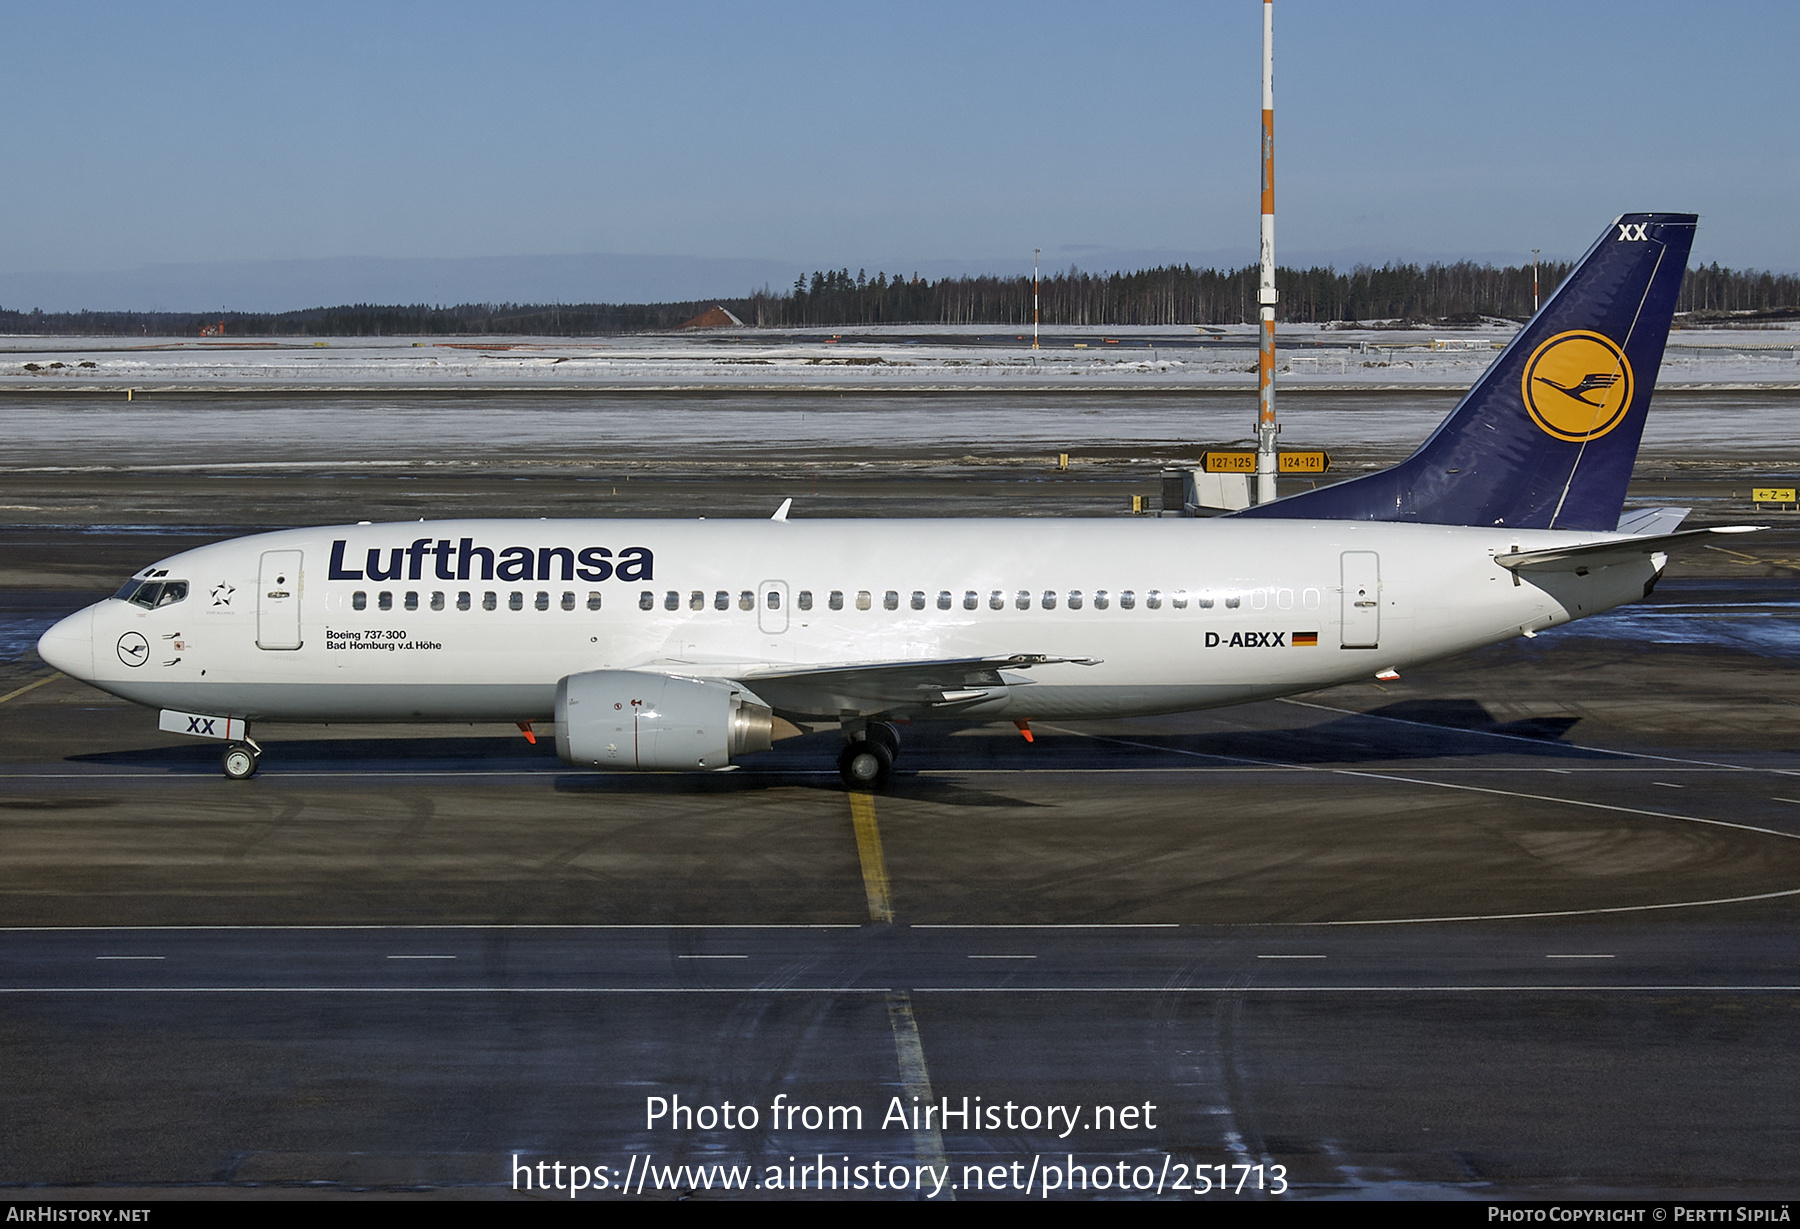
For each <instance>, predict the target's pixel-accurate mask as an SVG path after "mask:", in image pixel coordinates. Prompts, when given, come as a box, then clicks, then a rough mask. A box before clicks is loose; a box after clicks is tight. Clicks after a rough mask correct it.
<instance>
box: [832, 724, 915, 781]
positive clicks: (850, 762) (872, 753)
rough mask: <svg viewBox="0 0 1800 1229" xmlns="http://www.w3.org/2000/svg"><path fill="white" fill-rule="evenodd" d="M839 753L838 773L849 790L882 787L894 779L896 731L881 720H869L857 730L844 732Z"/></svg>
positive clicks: (897, 749) (898, 741) (896, 748)
mask: <svg viewBox="0 0 1800 1229" xmlns="http://www.w3.org/2000/svg"><path fill="white" fill-rule="evenodd" d="M844 735H845V739H846V741H845V743H844V751H843V754H841V755H839V756H838V774H839V775H840V776H842V777H843V778H844V784H845V785H848V786H849V787H850V788H851V789H853V790H879V789H886V788H887V787H888V782H890V781H892V780H893V779H894V757H895V756H897V755H899V754H900V731H899V730H897V729H895V728H894V727H893V726H891V725H889V724H888V723H887V722H885V721H871V722H869V724H867V725H866V726H863V727H862V728H861V729H854V728H849V727H847V728H846V729H845V731H844Z"/></svg>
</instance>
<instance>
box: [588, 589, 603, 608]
mask: <svg viewBox="0 0 1800 1229" xmlns="http://www.w3.org/2000/svg"><path fill="white" fill-rule="evenodd" d="M588 609H589V610H598V609H600V591H599V590H598V589H589V590H588Z"/></svg>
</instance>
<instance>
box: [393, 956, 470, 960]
mask: <svg viewBox="0 0 1800 1229" xmlns="http://www.w3.org/2000/svg"><path fill="white" fill-rule="evenodd" d="M388 959H389V960H455V959H456V957H455V956H389V957H388Z"/></svg>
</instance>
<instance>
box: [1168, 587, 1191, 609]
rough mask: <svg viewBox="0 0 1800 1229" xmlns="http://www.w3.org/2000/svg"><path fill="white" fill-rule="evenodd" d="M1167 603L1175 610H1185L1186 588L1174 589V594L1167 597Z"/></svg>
mask: <svg viewBox="0 0 1800 1229" xmlns="http://www.w3.org/2000/svg"><path fill="white" fill-rule="evenodd" d="M1169 605H1171V606H1173V607H1174V608H1175V609H1177V610H1186V609H1187V590H1186V589H1177V590H1175V596H1173V597H1171V598H1170V599H1169Z"/></svg>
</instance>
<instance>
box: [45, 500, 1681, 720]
mask: <svg viewBox="0 0 1800 1229" xmlns="http://www.w3.org/2000/svg"><path fill="white" fill-rule="evenodd" d="M1597 536H1599V537H1604V536H1607V535H1596V534H1594V533H1592V532H1588V533H1563V532H1555V531H1546V530H1506V529H1482V528H1467V527H1455V526H1439V525H1410V524H1392V523H1359V522H1344V521H1319V522H1304V521H1260V522H1259V521H1245V520H1241V519H1235V518H1234V519H1229V520H1192V519H1181V520H1177V519H1157V520H1134V521H1122V520H1117V519H1105V520H1068V519H1049V518H1044V519H1037V518H1027V519H1016V520H1005V521H993V520H887V521H855V522H846V521H828V520H818V521H806V520H800V521H781V522H777V521H762V520H758V521H651V520H635V521H634V520H611V521H605V520H561V521H549V520H544V521H510V520H468V521H440V522H418V523H412V524H406V523H399V524H386V525H350V526H339V527H335V528H323V529H300V530H289V531H282V532H277V533H270V534H263V535H258V536H256V537H250V538H242V539H238V540H235V541H230V542H222V543H218V544H216V545H211V546H205V547H200V548H198V549H195V550H190V551H185V552H183V553H181V554H179V555H175V556H172V557H170V558H168V559H165V560H162V561H161V562H159V563H157V564H155V565H153V567H151V568H147V569H145V570H144V571H142V572H140V573H139V574H138V576H139V578H140V579H142V580H143V581H145V583H154V584H161V585H165V586H168V585H172V584H175V583H176V582H185V584H186V592H185V596H183V597H181V598H179V599H178V600H165V601H164V604H160V605H157V604H154V602H153V601H146V602H141V603H134V602H131V601H126V600H119V599H109V600H107V601H104V602H101V603H98V604H97V605H95V606H93V607H91V608H89V610H87V611H84V612H82V613H81V614H78V615H76V616H73V617H71V619H69V620H66V621H65V622H64V623H63V624H61V625H59V627H58V628H57V629H55V630H53V632H52V633H51V634H50V635H48V636H47V637H46V638H45V642H44V645H43V651H44V653H45V655H46V657H47V658H49V659H50V660H51V661H52V664H54V665H57V666H59V667H60V668H62V669H63V670H65V671H66V672H68V673H71V674H74V675H76V676H77V677H80V678H83V679H86V680H87V681H89V682H91V683H93V684H95V685H96V686H98V687H101V688H103V689H104V690H106V691H109V692H112V693H114V694H116V695H119V696H123V697H125V698H126V699H129V700H133V701H136V702H137V703H140V704H144V705H148V706H152V707H160V708H166V709H173V710H185V711H191V712H202V713H213V714H219V715H228V716H233V717H243V718H246V719H253V720H264V721H268V720H275V721H324V720H336V721H359V720H360V721H411V720H455V721H482V720H504V721H533V720H547V719H549V718H550V716H551V714H552V711H553V707H554V703H555V695H556V688H557V684H558V682H559V680H561V679H563V678H565V677H567V676H569V675H574V674H580V673H582V672H586V671H594V670H647V671H653V672H656V673H660V674H667V675H674V676H680V677H688V678H698V679H728V680H733V681H735V682H737V683H739V684H741V685H742V686H744V687H746V688H748V689H749V690H751V691H752V692H754V691H755V690H756V687H757V679H758V677H759V676H773V675H791V674H792V673H793V672H795V671H796V670H806V669H809V668H829V667H832V666H837V665H845V666H852V665H854V664H855V663H859V662H870V661H876V662H904V661H929V660H941V659H959V658H982V657H993V656H996V655H1013V654H1024V655H1043V656H1045V657H1048V658H1051V659H1053V660H1052V661H1051V662H1050V663H1048V664H1043V665H1038V666H1036V667H1034V668H1031V669H1029V670H1020V671H1016V672H1003V675H1002V677H1003V679H1004V682H1005V683H1006V685H1005V686H1003V687H996V688H992V689H988V690H987V691H985V692H983V693H981V694H969V695H959V696H952V697H947V698H945V697H940V698H939V699H938V700H936V701H934V702H932V703H921V704H919V705H916V706H913V710H912V711H908V712H905V713H900V712H898V711H896V712H894V713H893V715H904V716H908V717H925V718H928V717H932V716H945V717H952V716H953V717H958V718H991V717H1005V718H1008V719H1015V720H1029V719H1033V718H1080V717H1102V716H1128V715H1139V714H1152V713H1161V712H1173V711H1183V710H1189V709H1198V708H1205V707H1211V706H1215V705H1222V704H1234V703H1240V702H1242V701H1245V700H1250V699H1255V698H1259V697H1267V696H1275V695H1282V694H1290V693H1294V692H1299V691H1306V690H1311V689H1314V688H1318V687H1323V686H1329V685H1332V684H1336V683H1341V682H1346V681H1350V680H1355V679H1363V678H1368V677H1370V676H1372V675H1373V674H1375V673H1376V672H1378V671H1380V670H1383V669H1389V668H1392V669H1403V668H1405V667H1407V666H1410V665H1415V664H1418V663H1421V662H1426V661H1431V660H1433V659H1436V658H1441V657H1445V656H1448V655H1451V654H1455V653H1459V652H1463V651H1466V650H1469V649H1472V648H1476V647H1479V646H1481V645H1486V644H1491V643H1494V642H1497V641H1501V640H1505V639H1508V638H1510V637H1513V636H1517V635H1520V634H1522V633H1526V632H1535V631H1537V630H1539V629H1541V628H1545V627H1550V626H1553V625H1556V624H1559V623H1563V622H1566V621H1568V620H1569V619H1571V618H1578V617H1581V616H1583V615H1588V614H1593V613H1595V612H1597V611H1600V610H1604V609H1607V608H1609V607H1612V606H1615V605H1618V604H1620V603H1622V602H1626V601H1630V600H1633V599H1635V598H1638V597H1641V596H1642V595H1643V594H1644V593H1645V591H1646V586H1647V584H1648V583H1649V582H1650V581H1652V580H1653V579H1654V577H1655V575H1656V573H1657V571H1658V570H1659V568H1660V567H1661V565H1662V563H1663V562H1664V560H1663V559H1662V557H1660V556H1649V555H1646V556H1644V557H1642V558H1641V559H1640V560H1637V561H1633V562H1629V563H1618V564H1614V565H1612V566H1607V567H1599V568H1595V569H1594V570H1592V571H1591V572H1589V573H1588V574H1585V575H1577V574H1576V573H1574V572H1564V573H1555V574H1551V575H1544V574H1536V575H1525V576H1523V577H1516V576H1515V574H1514V572H1512V571H1509V570H1508V569H1507V568H1506V567H1503V566H1501V565H1500V564H1498V563H1496V562H1495V559H1494V557H1495V555H1496V554H1505V553H1507V552H1516V551H1518V550H1521V549H1523V550H1527V551H1529V550H1539V549H1546V548H1551V547H1556V546H1561V545H1565V544H1571V543H1575V542H1589V543H1591V542H1593V541H1595V540H1596V537H1597ZM170 592H171V591H170V590H167V589H165V590H163V591H162V592H161V593H160V594H159V595H158V596H159V597H161V598H164V599H167V598H168V597H169V595H170ZM1059 658H1062V659H1073V660H1067V661H1056V660H1054V659H1059ZM795 694H796V693H794V691H793V690H792V689H791V688H789V689H786V690H782V691H781V697H783V698H777V699H771V703H772V704H773V706H774V707H775V709H776V711H777V713H779V714H780V715H782V716H784V717H787V718H790V719H792V720H796V721H798V720H807V719H811V720H835V719H838V718H840V717H844V716H847V715H851V714H846V713H845V712H844V711H843V710H842V708H841V706H840V705H838V704H837V703H836V702H834V701H833V700H831V698H830V697H829V696H821V697H819V698H817V699H809V698H804V697H803V698H800V699H796V698H794V696H795Z"/></svg>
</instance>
